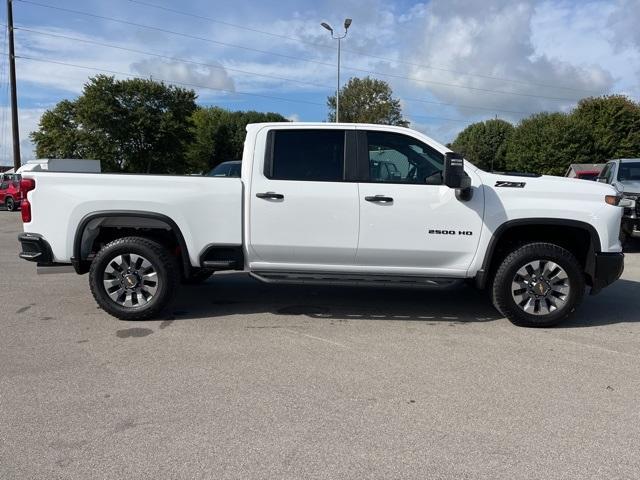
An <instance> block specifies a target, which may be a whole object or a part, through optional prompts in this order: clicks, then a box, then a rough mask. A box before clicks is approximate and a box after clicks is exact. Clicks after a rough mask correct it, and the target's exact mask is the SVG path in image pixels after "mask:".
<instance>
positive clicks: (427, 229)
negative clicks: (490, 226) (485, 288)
mask: <svg viewBox="0 0 640 480" xmlns="http://www.w3.org/2000/svg"><path fill="white" fill-rule="evenodd" d="M358 163H359V172H360V175H361V178H362V180H361V182H360V184H359V193H360V237H359V244H358V252H357V256H356V262H357V264H358V265H361V266H366V267H367V270H380V271H389V268H390V267H392V268H394V269H396V271H397V273H416V274H424V275H445V276H446V275H450V276H458V275H464V274H465V273H466V270H467V269H468V268H469V266H470V264H471V261H472V260H473V257H474V255H475V253H476V249H477V247H478V243H479V237H480V231H481V228H482V215H483V208H484V198H483V192H482V189H481V188H478V186H479V185H480V179H479V177H478V176H477V175H476V174H475V172H473V171H472V170H471V169H467V173H468V174H469V175H470V176H471V177H472V182H473V185H474V186H475V187H476V188H474V193H473V197H472V198H471V200H468V201H463V200H459V199H458V198H457V197H456V192H455V190H454V189H451V188H449V187H447V186H445V185H443V184H442V170H443V165H444V154H443V153H441V152H440V151H438V150H436V148H434V147H432V146H430V145H428V144H427V143H426V142H424V141H422V140H420V139H419V138H417V137H413V136H409V135H406V134H404V133H399V132H390V131H375V130H368V131H367V130H363V131H359V132H358Z"/></svg>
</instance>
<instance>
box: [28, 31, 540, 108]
mask: <svg viewBox="0 0 640 480" xmlns="http://www.w3.org/2000/svg"><path fill="white" fill-rule="evenodd" d="M15 29H16V30H20V31H23V32H29V33H35V34H37V35H44V36H49V37H54V38H62V39H66V40H71V41H74V42H81V43H87V44H90V45H97V46H101V47H106V48H113V49H117V50H122V51H126V52H132V53H138V54H141V55H149V56H154V57H158V58H164V59H168V60H172V61H175V62H180V63H188V64H193V65H199V66H206V67H210V68H216V69H220V70H229V71H234V72H238V73H242V74H245V75H255V76H259V77H265V78H270V79H276V80H282V81H286V82H296V83H302V84H305V85H311V86H315V87H320V88H325V89H329V90H330V89H332V88H333V86H329V85H323V84H319V83H313V82H306V81H303V80H296V79H291V78H285V77H279V76H274V75H267V74H261V73H256V72H250V71H246V70H239V69H235V68H231V67H227V66H224V65H215V64H210V63H203V62H197V61H193V60H189V59H185V58H181V57H174V56H168V55H162V54H158V53H155V52H148V51H144V50H138V49H133V48H128V47H123V46H120V45H113V44H109V43H105V42H99V41H96V40H89V39H85V38H79V37H71V36H68V35H62V34H58V33H50V32H42V31H39V30H33V29H31V28H25V27H21V26H20V27H15ZM402 100H403V101H404V102H409V103H411V102H418V103H427V104H431V105H442V106H447V107H458V108H463V109H470V110H482V111H491V112H502V113H513V114H522V115H528V114H532V113H534V112H523V111H514V110H503V109H498V108H491V107H482V106H471V105H461V104H457V103H443V102H436V101H431V100H426V99H419V98H403V99H402Z"/></svg>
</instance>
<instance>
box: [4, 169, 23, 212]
mask: <svg viewBox="0 0 640 480" xmlns="http://www.w3.org/2000/svg"><path fill="white" fill-rule="evenodd" d="M21 201H22V192H21V191H20V177H19V175H3V176H2V182H0V205H4V206H5V207H6V209H7V210H9V211H10V212H13V211H14V210H17V209H18V207H19V206H20V202H21Z"/></svg>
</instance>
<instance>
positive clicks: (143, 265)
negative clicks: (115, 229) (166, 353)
mask: <svg viewBox="0 0 640 480" xmlns="http://www.w3.org/2000/svg"><path fill="white" fill-rule="evenodd" d="M178 283H179V273H178V267H177V264H176V261H175V259H174V258H173V257H172V256H171V254H170V253H169V251H168V250H167V249H166V248H165V247H163V246H162V245H160V244H159V243H157V242H154V241H153V240H149V239H147V238H141V237H124V238H119V239H117V240H114V241H113V242H111V243H109V244H107V245H106V246H105V247H104V248H103V249H102V250H100V252H99V253H98V254H97V255H96V257H95V259H94V260H93V262H92V263H91V269H90V271H89V285H90V287H91V293H92V294H93V297H94V298H95V299H96V302H98V305H100V307H102V309H103V310H104V311H105V312H107V313H109V314H111V315H113V316H114V317H117V318H119V319H121V320H147V319H151V318H154V317H157V316H158V314H160V313H161V312H162V310H164V308H165V307H166V306H167V305H168V304H169V302H170V301H171V300H172V298H173V294H174V292H175V290H176V288H177V286H178Z"/></svg>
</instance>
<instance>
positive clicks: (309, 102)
mask: <svg viewBox="0 0 640 480" xmlns="http://www.w3.org/2000/svg"><path fill="white" fill-rule="evenodd" d="M16 58H19V59H21V60H31V61H34V62H41V63H51V64H55V65H63V66H66V67H74V68H81V69H84V70H93V71H96V72H103V73H110V74H112V75H123V76H126V77H133V78H139V79H141V80H148V77H145V76H142V75H136V74H133V73H130V72H119V71H117V70H109V69H106V68H98V67H90V66H87V65H78V64H75V63H67V62H59V61H56V60H47V59H44V58H35V57H29V56H26V55H16ZM154 80H158V81H160V82H165V83H169V84H174V85H182V86H185V87H191V88H200V89H204V90H214V91H219V92H226V93H232V94H237V95H248V96H252V97H261V98H268V99H270V100H279V101H282V102H292V103H304V104H307V105H319V106H324V104H323V103H318V102H311V101H308V100H296V99H292V98H284V97H276V96H273V95H264V94H261V93H251V92H241V91H238V90H232V89H228V88H219V87H212V86H210V85H199V84H197V83H190V82H182V81H179V80H170V79H164V78H159V77H154Z"/></svg>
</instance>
